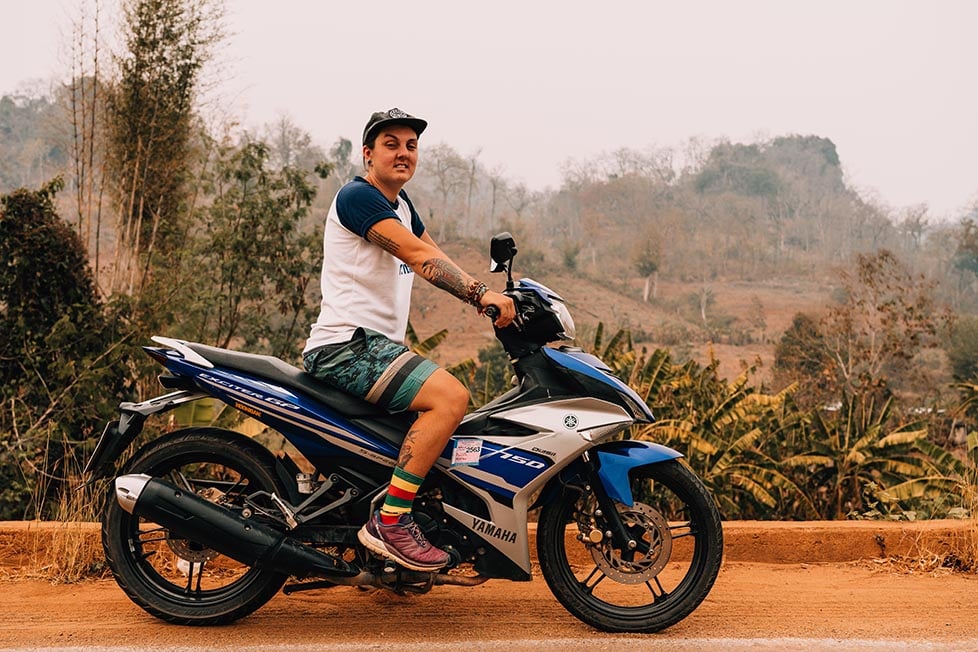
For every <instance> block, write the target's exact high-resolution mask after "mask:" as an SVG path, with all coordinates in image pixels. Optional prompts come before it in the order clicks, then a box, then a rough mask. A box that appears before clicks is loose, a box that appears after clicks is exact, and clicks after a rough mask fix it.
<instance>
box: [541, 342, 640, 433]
mask: <svg viewBox="0 0 978 652" xmlns="http://www.w3.org/2000/svg"><path fill="white" fill-rule="evenodd" d="M543 353H544V355H546V357H547V358H548V359H549V360H550V362H551V363H552V364H554V365H557V366H558V367H560V368H562V369H563V370H565V371H566V372H567V373H570V374H572V375H574V376H576V379H577V380H578V381H579V382H583V384H584V385H585V386H586V387H589V388H591V389H592V390H593V391H595V393H596V394H599V395H600V397H601V398H610V397H617V399H618V400H617V401H616V402H617V403H619V404H620V405H621V406H622V407H624V408H626V409H627V410H628V411H629V412H630V413H631V415H632V417H633V418H634V419H635V420H636V421H638V422H643V423H651V422H652V421H655V416H654V415H653V414H652V410H650V409H649V407H648V405H646V403H645V401H644V400H643V399H642V397H641V396H639V395H638V393H637V392H635V390H633V389H632V388H631V387H629V386H628V385H627V384H626V383H624V382H623V381H622V380H621V379H620V378H618V377H617V376H615V375H614V374H613V373H612V372H611V369H609V368H608V366H607V365H606V364H604V362H602V361H601V360H600V359H599V358H598V357H596V356H593V355H591V354H590V353H585V352H584V351H581V350H580V349H575V348H571V347H561V348H560V349H553V348H549V347H544V348H543Z"/></svg>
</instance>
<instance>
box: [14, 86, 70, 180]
mask: <svg viewBox="0 0 978 652" xmlns="http://www.w3.org/2000/svg"><path fill="white" fill-rule="evenodd" d="M57 128H58V107H57V105H56V104H55V103H54V102H53V101H52V100H51V99H50V98H48V97H46V96H45V95H43V94H34V93H28V92H24V93H18V94H14V95H4V96H3V97H0V152H3V156H0V193H6V192H11V191H12V190H14V189H16V188H22V187H35V186H38V185H40V184H41V183H43V182H44V181H46V180H47V179H50V178H51V177H53V176H54V175H55V174H56V173H57V171H59V170H61V169H62V167H63V166H64V165H65V163H66V158H67V157H66V152H65V149H64V147H63V146H62V145H61V144H60V143H59V141H58V138H57Z"/></svg>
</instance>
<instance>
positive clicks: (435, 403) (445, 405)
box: [412, 369, 469, 421]
mask: <svg viewBox="0 0 978 652" xmlns="http://www.w3.org/2000/svg"><path fill="white" fill-rule="evenodd" d="M412 407H413V408H414V409H417V410H422V411H428V410H437V411H439V412H443V413H445V414H450V415H451V416H452V417H454V418H456V419H458V420H459V421H461V419H462V417H463V416H465V413H466V411H467V410H468V408H469V390H468V389H466V387H465V385H463V384H462V383H461V381H459V380H458V378H456V377H455V376H453V375H451V374H450V373H448V372H447V371H445V370H444V369H439V370H438V371H436V372H435V373H434V374H433V375H432V376H431V377H430V378H429V379H428V380H427V381H426V382H425V384H424V385H423V386H422V388H421V391H420V392H419V393H418V396H417V398H416V399H415V404H414V405H413V406H412Z"/></svg>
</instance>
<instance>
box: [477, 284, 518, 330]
mask: <svg viewBox="0 0 978 652" xmlns="http://www.w3.org/2000/svg"><path fill="white" fill-rule="evenodd" d="M479 303H480V305H481V306H482V312H483V314H485V315H487V316H489V317H490V318H492V323H493V325H494V326H495V327H496V328H506V327H507V326H509V325H510V324H512V323H513V320H514V319H516V304H514V303H513V300H512V299H511V298H510V297H508V296H506V295H505V294H500V293H499V292H493V291H492V290H487V291H486V293H485V294H483V295H482V301H480V302H479Z"/></svg>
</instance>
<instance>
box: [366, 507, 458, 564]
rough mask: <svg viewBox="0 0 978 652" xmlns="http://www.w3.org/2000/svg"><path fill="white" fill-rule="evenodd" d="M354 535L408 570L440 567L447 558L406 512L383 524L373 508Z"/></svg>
mask: <svg viewBox="0 0 978 652" xmlns="http://www.w3.org/2000/svg"><path fill="white" fill-rule="evenodd" d="M357 538H358V539H360V543H362V544H363V545H364V546H366V547H367V548H368V549H370V550H372V551H373V552H375V553H377V554H378V555H381V556H383V557H387V558H388V559H393V560H394V561H396V562H397V563H398V564H400V565H401V566H404V567H405V568H410V569H411V570H416V571H421V572H429V571H436V570H438V569H439V568H444V567H445V565H446V564H447V563H448V560H449V556H448V553H447V552H445V551H444V550H441V549H440V548H436V547H434V546H433V545H431V543H429V542H428V539H426V538H425V536H424V534H423V533H422V532H421V528H420V527H418V524H417V523H415V522H414V518H413V517H412V516H411V515H410V514H401V517H400V518H399V519H398V521H397V523H394V524H392V525H384V524H383V523H381V522H380V512H374V515H373V516H372V517H371V518H370V520H369V521H367V522H366V524H365V525H364V526H363V527H362V528H360V531H359V532H357Z"/></svg>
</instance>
